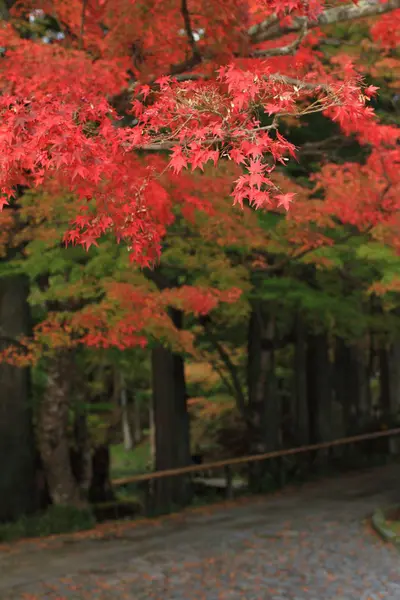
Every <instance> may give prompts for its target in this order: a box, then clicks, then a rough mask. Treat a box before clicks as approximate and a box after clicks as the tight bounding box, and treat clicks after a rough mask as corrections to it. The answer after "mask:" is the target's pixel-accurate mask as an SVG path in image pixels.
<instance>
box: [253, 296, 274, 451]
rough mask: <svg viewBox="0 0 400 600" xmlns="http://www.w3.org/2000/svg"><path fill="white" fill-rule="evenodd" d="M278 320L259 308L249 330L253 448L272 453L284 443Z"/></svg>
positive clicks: (254, 312) (254, 314)
mask: <svg viewBox="0 0 400 600" xmlns="http://www.w3.org/2000/svg"><path fill="white" fill-rule="evenodd" d="M274 336H275V325H274V320H273V318H271V317H265V316H264V315H263V314H262V313H261V309H259V307H257V308H256V309H255V310H253V311H252V312H251V315H250V320H249V331H248V355H247V386H248V395H249V404H248V406H249V417H250V423H251V433H250V434H251V439H250V446H251V448H250V450H251V451H252V452H259V453H264V452H269V451H270V450H276V449H277V448H278V446H279V442H280V435H279V430H280V424H281V423H280V416H281V415H280V406H279V401H278V398H277V385H276V377H275V356H274V348H273V340H274Z"/></svg>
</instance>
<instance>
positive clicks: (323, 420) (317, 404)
mask: <svg viewBox="0 0 400 600" xmlns="http://www.w3.org/2000/svg"><path fill="white" fill-rule="evenodd" d="M331 375H332V374H331V364H330V360H329V343H328V337H327V335H326V333H321V334H309V335H308V339H307V390H308V405H309V428H310V441H311V443H318V442H325V441H329V440H331V439H332V425H331V424H332V377H331Z"/></svg>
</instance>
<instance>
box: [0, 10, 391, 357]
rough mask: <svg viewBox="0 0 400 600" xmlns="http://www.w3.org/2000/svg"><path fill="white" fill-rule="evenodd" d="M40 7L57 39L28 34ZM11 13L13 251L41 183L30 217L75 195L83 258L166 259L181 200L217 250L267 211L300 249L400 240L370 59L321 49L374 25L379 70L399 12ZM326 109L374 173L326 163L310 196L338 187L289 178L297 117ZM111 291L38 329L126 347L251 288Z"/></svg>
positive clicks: (2, 42) (254, 252)
mask: <svg viewBox="0 0 400 600" xmlns="http://www.w3.org/2000/svg"><path fill="white" fill-rule="evenodd" d="M38 10H41V11H42V12H40V13H38ZM32 11H36V12H35V13H32ZM29 14H36V15H39V16H40V15H41V18H42V17H43V15H45V16H46V15H48V16H51V18H52V19H53V21H52V22H53V29H54V30H57V31H58V34H59V35H57V36H55V37H54V39H53V40H52V43H51V44H43V43H42V40H41V38H40V37H35V36H34V35H30V36H26V35H25V36H24V35H22V34H21V32H22V31H23V29H22V24H23V23H24V22H25V21H26V20H27V15H29ZM5 17H6V18H5V19H4V21H3V22H2V25H1V29H0V46H1V47H2V56H1V58H0V72H1V80H2V89H1V96H0V111H1V125H0V128H1V129H0V131H1V133H0V156H1V170H0V188H1V198H0V203H1V206H2V207H6V210H5V211H4V212H3V220H2V224H3V226H4V231H3V233H2V240H1V243H2V245H3V247H6V246H7V245H8V244H10V243H11V242H10V237H9V235H8V233H7V231H11V230H12V227H13V226H14V225H13V223H14V221H13V218H12V217H10V214H12V210H13V207H15V206H16V203H17V202H18V201H19V198H20V197H21V190H24V189H38V190H42V192H43V194H42V196H43V198H42V199H41V195H40V194H38V195H37V196H36V200H35V202H37V205H36V207H35V204H34V205H33V206H32V205H31V208H30V211H31V216H30V219H31V220H32V219H34V218H35V217H34V215H35V212H36V213H37V214H40V213H41V211H42V210H43V206H42V207H41V203H42V202H43V203H44V204H43V205H44V206H45V207H46V210H45V217H44V218H45V219H47V220H48V221H51V216H50V215H51V210H52V208H51V202H52V200H51V198H54V197H55V196H57V195H58V197H60V196H61V195H62V194H66V193H68V194H71V195H72V196H73V198H74V200H73V201H71V203H70V204H69V205H68V220H69V223H68V222H66V223H65V228H64V230H63V232H62V234H63V238H64V242H65V243H66V245H82V246H83V247H84V248H85V249H86V250H88V249H90V247H91V246H92V245H98V243H99V240H100V238H103V237H107V236H108V237H110V236H111V237H112V238H113V239H116V240H117V241H118V242H120V243H123V244H124V245H125V246H126V247H127V248H128V251H129V254H130V258H131V261H132V262H133V263H136V264H138V265H139V266H141V267H148V266H154V265H155V264H156V262H157V260H158V259H159V257H160V253H161V251H162V245H163V240H164V239H165V236H166V233H167V230H168V228H169V227H170V226H171V225H173V224H174V223H175V222H176V218H177V208H179V211H180V214H181V215H183V217H184V218H186V219H187V221H188V222H194V221H195V219H196V218H197V217H196V215H197V214H198V213H199V212H200V213H202V214H203V216H205V217H206V218H205V220H203V221H202V225H201V227H200V229H199V230H198V232H199V234H200V236H201V237H202V238H206V239H207V238H208V239H212V240H213V241H214V242H215V241H217V243H219V244H220V245H223V244H225V243H227V241H228V239H229V240H230V243H232V240H235V239H237V240H238V239H242V238H243V236H245V235H246V228H244V229H243V227H244V226H243V223H245V222H246V219H247V222H248V223H251V222H252V213H253V209H254V208H255V209H260V210H267V211H272V212H276V213H278V214H281V213H282V211H288V217H287V221H286V224H285V227H286V238H285V240H286V241H285V244H286V245H287V246H286V248H285V250H286V251H287V252H288V254H289V255H290V256H297V255H301V254H302V253H303V252H304V251H307V250H308V249H310V248H313V247H314V248H315V247H318V246H320V245H324V244H329V243H330V242H329V240H328V239H327V237H326V236H325V235H324V234H323V233H322V232H319V233H316V232H315V231H314V232H312V231H311V230H310V228H308V227H307V226H305V224H307V223H309V222H310V221H313V222H316V223H317V224H319V225H322V226H325V225H328V224H331V223H333V222H334V221H333V219H339V221H340V222H341V223H342V224H349V225H352V226H355V227H357V228H358V229H359V230H361V231H365V230H366V229H367V228H371V227H377V226H380V227H381V230H380V236H381V237H382V236H384V237H385V239H386V240H389V241H390V243H393V244H394V245H395V246H396V248H398V242H395V241H393V240H396V237H397V236H396V231H397V225H398V214H397V213H398V208H399V206H398V202H399V200H398V199H399V197H400V196H399V193H398V191H399V185H400V182H399V176H398V172H399V161H400V150H399V145H398V140H399V134H398V128H396V127H395V126H392V125H390V124H382V123H380V122H379V120H378V119H377V117H376V115H375V114H374V110H373V107H372V104H371V99H373V98H374V97H375V95H376V93H377V92H378V88H377V87H375V86H374V85H371V84H368V82H367V81H366V79H367V77H366V76H367V75H368V73H369V71H370V68H371V67H370V65H366V64H364V63H363V61H362V60H360V59H359V57H358V56H355V57H353V56H349V55H347V54H346V53H340V52H339V53H337V54H336V55H335V56H334V57H332V59H331V60H330V61H327V60H326V59H325V56H324V55H323V53H322V52H321V51H320V47H321V44H323V42H324V39H325V38H327V37H328V36H329V26H330V25H331V24H334V23H337V22H342V21H348V20H351V19H365V22H366V24H367V26H368V27H369V29H370V32H371V41H370V42H369V43H370V44H372V45H375V47H376V48H379V53H380V57H381V65H380V67H379V65H375V67H374V68H375V69H378V70H379V68H380V69H381V71H382V69H384V68H385V65H386V67H387V66H388V65H390V64H392V63H390V61H393V58H392V55H391V52H392V50H393V48H395V47H396V44H398V31H399V30H400V2H397V1H396V0H387V1H386V2H385V1H383V2H372V3H371V2H366V1H364V0H359V1H358V2H353V3H350V4H346V3H344V2H341V1H337V2H334V3H333V4H332V3H327V2H324V1H322V0H310V1H308V2H303V1H300V0H231V1H230V2H221V1H219V0H213V1H205V0H179V1H178V0H162V1H161V2H160V1H159V0H83V1H81V0H73V1H72V0H52V1H51V2H50V1H47V0H43V1H39V2H31V1H30V0H27V1H24V0H21V1H19V2H17V3H15V4H14V5H13V6H12V7H11V8H10V10H9V11H5ZM385 61H386V63H385ZM388 61H389V62H388ZM394 62H395V64H394V65H392V67H393V68H396V64H397V63H396V61H394ZM315 112H321V113H323V115H324V116H326V117H328V118H329V119H331V120H333V121H334V122H335V123H337V124H338V125H339V127H340V128H341V131H342V133H343V134H344V135H348V136H352V137H353V138H355V139H356V140H357V141H358V143H359V144H360V145H362V146H365V147H368V148H369V149H370V150H371V151H370V155H369V157H368V159H367V161H366V162H365V164H363V165H360V164H353V163H352V164H345V165H343V166H341V168H340V169H339V170H338V167H337V166H336V165H330V164H326V165H324V166H323V168H322V170H321V171H320V173H319V174H318V175H317V176H316V177H315V182H314V183H315V188H314V189H313V191H314V192H316V191H318V190H319V189H323V190H325V191H326V193H325V192H324V193H325V196H324V200H323V201H321V200H316V199H315V197H314V198H313V199H311V200H310V194H309V193H307V194H305V193H304V190H301V189H299V190H295V189H294V186H288V185H287V183H285V181H284V178H283V177H282V169H281V167H282V166H283V167H285V165H287V164H289V163H291V162H292V161H295V160H296V157H297V155H298V152H299V151H301V148H300V149H299V148H297V147H296V145H295V144H294V143H292V142H291V141H290V139H288V138H287V137H286V136H285V135H284V133H283V129H284V126H285V124H287V123H290V122H292V123H293V122H294V123H298V122H299V119H300V117H305V116H307V115H312V114H313V113H315ZM202 171H206V175H204V176H203V175H198V176H197V175H196V173H197V172H200V173H201V172H202ZM192 172H195V173H194V174H193V175H192V174H191V173H192ZM216 188H218V189H216ZM211 190H214V191H213V193H212V194H210V191H211ZM366 190H367V191H366ZM214 192H215V193H214ZM46 193H47V196H46V198H47V199H44V197H45V194H46ZM228 196H230V197H231V200H230V204H237V205H239V207H240V208H241V209H243V210H244V211H245V213H246V215H247V216H245V217H244V219H245V220H244V221H243V220H241V221H240V224H239V220H238V219H236V217H235V214H236V213H235V212H232V213H231V214H230V213H229V211H227V210H226V198H227V197H228ZM49 198H50V201H49ZM231 210H232V211H235V210H236V208H231ZM218 222H219V223H220V224H221V222H223V223H224V224H225V225H224V228H223V230H221V227H220V225H218ZM215 223H217V225H215ZM253 224H254V228H253V229H252V233H251V243H250V244H249V245H250V251H249V254H250V255H251V260H252V261H253V262H252V264H253V265H258V266H259V267H260V265H261V267H262V268H265V267H267V266H268V264H267V263H268V260H267V259H266V257H265V254H264V253H263V251H262V246H263V243H265V242H266V241H267V239H266V237H265V233H264V232H261V231H260V230H259V229H258V228H257V226H256V224H255V223H253ZM213 227H214V229H213ZM382 228H383V229H384V231H382ZM39 229H40V228H36V230H35V231H36V233H35V235H38V231H39ZM41 231H43V229H42V230H41ZM55 233H56V235H60V231H59V230H57V231H56V232H55ZM247 233H248V230H247ZM10 235H11V234H10ZM3 238H4V239H3ZM261 267H260V268H261ZM103 292H104V295H103V297H102V300H101V302H100V303H97V304H96V305H89V306H86V307H84V308H83V309H80V310H79V311H78V312H77V313H76V316H75V317H73V318H72V320H71V318H70V319H68V320H67V322H65V315H62V316H60V314H56V315H55V316H54V317H53V316H52V315H50V317H49V318H48V319H47V321H46V323H45V324H43V325H42V326H41V334H42V335H43V331H45V330H46V327H51V328H52V330H54V329H57V330H58V331H59V334H60V335H61V332H62V331H63V327H65V328H66V332H67V334H68V336H69V339H70V337H71V336H70V335H69V334H70V333H71V331H72V330H73V331H78V330H79V332H80V333H79V336H80V339H82V336H83V340H84V341H85V342H86V343H89V344H95V345H103V344H105V343H112V344H115V345H117V346H118V347H120V348H124V347H126V346H127V345H129V344H132V343H135V344H136V343H137V344H142V343H145V340H146V339H147V338H148V332H147V333H146V328H148V323H149V321H150V317H151V319H152V327H153V328H155V329H157V335H158V336H159V335H163V334H161V333H160V332H162V331H163V328H164V329H165V328H166V327H167V328H168V327H172V325H171V324H170V322H169V321H168V319H167V317H166V315H167V313H168V309H169V307H171V306H175V307H177V308H179V309H180V310H184V311H186V312H190V313H193V314H205V313H206V312H208V311H210V310H212V309H213V308H214V307H215V306H217V304H218V303H219V302H232V301H234V300H235V299H237V297H238V295H239V292H238V291H237V289H235V288H232V290H231V291H229V290H219V289H217V288H216V287H215V288H213V289H212V288H207V289H201V286H186V287H180V288H174V289H173V290H171V289H167V290H161V291H160V290H157V291H155V290H154V289H149V288H146V287H145V288H143V287H140V286H137V285H133V284H132V283H118V282H108V283H107V284H105V287H104V290H103ZM133 305H134V306H135V314H134V316H133V315H132V311H130V307H132V306H133ZM116 307H118V308H116ZM115 315H117V316H115ZM156 315H162V317H160V318H161V323H159V324H158V325H157V318H158V317H157V316H156ZM54 319H55V320H56V321H57V327H56V328H54V324H55V321H54ZM113 319H114V320H113ZM115 319H116V320H115ZM82 323H84V325H82ZM105 323H107V327H106V326H105V325H104V324H105ZM110 323H112V327H110ZM87 329H88V330H90V335H89V337H87V331H86V330H87ZM110 329H112V335H110ZM167 337H168V336H167ZM185 347H186V348H187V347H188V346H187V345H186V346H185Z"/></svg>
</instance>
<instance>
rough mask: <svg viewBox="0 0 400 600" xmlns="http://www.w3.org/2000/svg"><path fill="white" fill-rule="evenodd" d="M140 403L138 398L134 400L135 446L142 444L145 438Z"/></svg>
mask: <svg viewBox="0 0 400 600" xmlns="http://www.w3.org/2000/svg"><path fill="white" fill-rule="evenodd" d="M140 408H141V406H140V402H139V400H138V399H137V398H134V399H133V443H134V444H135V446H136V445H137V444H140V442H141V441H142V438H143V434H142V420H141V411H140Z"/></svg>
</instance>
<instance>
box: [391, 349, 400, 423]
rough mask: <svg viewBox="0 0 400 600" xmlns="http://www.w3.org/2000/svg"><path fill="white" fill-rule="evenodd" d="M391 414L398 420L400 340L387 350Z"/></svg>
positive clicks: (399, 410) (399, 407) (399, 405)
mask: <svg viewBox="0 0 400 600" xmlns="http://www.w3.org/2000/svg"><path fill="white" fill-rule="evenodd" d="M389 371H390V382H389V385H390V398H391V402H390V404H391V412H392V414H393V415H394V416H395V417H396V418H398V417H399V412H400V340H396V341H395V342H394V343H393V344H392V345H391V346H390V350H389Z"/></svg>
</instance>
